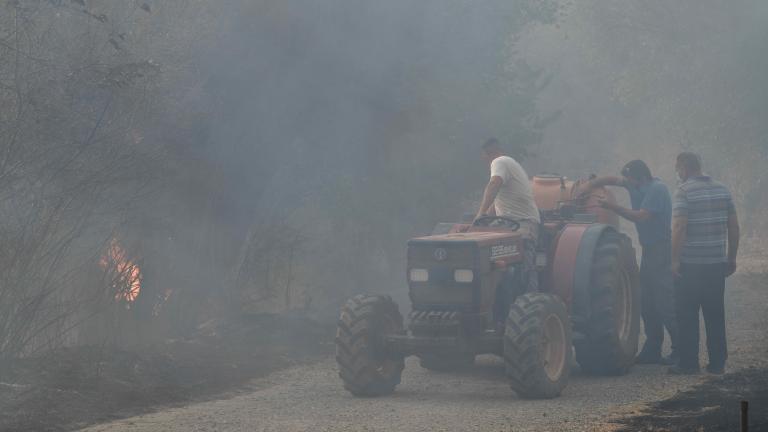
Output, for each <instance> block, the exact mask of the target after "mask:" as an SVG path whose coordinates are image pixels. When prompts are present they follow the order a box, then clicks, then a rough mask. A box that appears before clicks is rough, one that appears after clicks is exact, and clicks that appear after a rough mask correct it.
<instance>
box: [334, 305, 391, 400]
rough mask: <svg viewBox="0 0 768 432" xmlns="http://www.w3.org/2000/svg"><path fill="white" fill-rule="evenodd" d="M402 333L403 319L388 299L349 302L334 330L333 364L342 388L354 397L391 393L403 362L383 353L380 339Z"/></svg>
mask: <svg viewBox="0 0 768 432" xmlns="http://www.w3.org/2000/svg"><path fill="white" fill-rule="evenodd" d="M403 332H404V330H403V316H402V315H400V311H399V310H398V308H397V304H396V303H395V302H394V301H392V299H391V298H389V296H370V295H357V296H355V297H352V298H351V299H349V300H348V301H347V303H346V304H345V305H344V306H343V307H342V309H341V316H340V317H339V322H338V327H337V330H336V362H337V363H338V364H339V376H340V377H341V379H342V380H343V381H344V388H345V389H347V390H348V391H349V392H350V393H352V394H353V395H355V396H381V395H386V394H390V393H392V392H393V391H394V390H395V387H396V386H397V385H398V384H400V376H401V375H402V373H403V368H404V367H405V362H404V358H403V356H402V355H399V354H397V353H390V352H387V351H386V349H385V344H384V337H385V336H386V335H389V334H402V333H403Z"/></svg>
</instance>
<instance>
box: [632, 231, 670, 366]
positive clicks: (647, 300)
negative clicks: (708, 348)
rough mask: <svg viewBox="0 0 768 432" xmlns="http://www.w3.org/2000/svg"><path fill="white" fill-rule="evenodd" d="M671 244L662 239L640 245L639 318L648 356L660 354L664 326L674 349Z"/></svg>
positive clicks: (645, 352) (644, 347) (645, 351)
mask: <svg viewBox="0 0 768 432" xmlns="http://www.w3.org/2000/svg"><path fill="white" fill-rule="evenodd" d="M671 266H672V246H671V244H670V242H668V241H663V242H659V243H655V244H652V245H648V246H643V256H642V261H641V263H640V287H641V289H642V291H641V292H642V309H641V310H642V317H643V326H644V328H645V338H646V339H645V345H643V350H642V352H643V353H644V354H646V355H650V356H659V355H661V345H662V344H663V343H664V328H666V329H667V332H668V333H669V337H670V339H671V340H672V351H675V350H676V349H677V333H678V328H677V320H676V319H675V307H674V278H673V276H672V270H671Z"/></svg>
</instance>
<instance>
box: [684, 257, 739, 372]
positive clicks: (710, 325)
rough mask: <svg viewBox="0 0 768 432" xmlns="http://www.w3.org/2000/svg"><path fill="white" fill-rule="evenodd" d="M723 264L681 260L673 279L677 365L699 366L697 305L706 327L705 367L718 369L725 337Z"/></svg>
mask: <svg viewBox="0 0 768 432" xmlns="http://www.w3.org/2000/svg"><path fill="white" fill-rule="evenodd" d="M725 270H726V266H725V264H707V265H704V264H681V266H680V277H679V278H678V279H677V281H676V283H675V294H676V299H675V301H676V306H677V321H678V324H679V327H680V338H679V339H680V340H679V343H678V346H679V351H680V363H679V366H680V367H681V368H685V369H698V368H699V309H701V311H702V314H703V315H704V327H705V329H706V331H707V351H708V353H709V367H711V368H714V369H720V368H723V367H724V366H725V360H726V359H727V358H728V347H727V345H726V341H725V305H724V303H725V301H724V300H725Z"/></svg>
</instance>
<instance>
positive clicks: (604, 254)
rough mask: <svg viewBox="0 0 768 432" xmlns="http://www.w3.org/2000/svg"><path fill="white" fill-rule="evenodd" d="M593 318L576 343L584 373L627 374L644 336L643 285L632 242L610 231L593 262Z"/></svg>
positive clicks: (591, 291)
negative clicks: (641, 306)
mask: <svg viewBox="0 0 768 432" xmlns="http://www.w3.org/2000/svg"><path fill="white" fill-rule="evenodd" d="M589 294H590V306H591V308H590V310H591V313H590V317H589V319H588V320H587V322H585V323H584V328H583V329H579V330H581V331H582V332H583V333H584V336H585V337H584V338H583V339H581V340H577V341H576V342H575V344H574V347H575V349H576V361H577V362H578V363H579V365H580V366H581V369H582V371H584V372H586V373H589V374H595V375H623V374H625V373H627V371H629V368H630V367H631V366H632V364H633V362H634V358H635V354H636V353H637V343H638V337H639V333H640V286H639V282H638V277H637V263H636V260H635V251H634V248H633V247H632V241H631V240H630V239H629V237H627V236H625V235H623V234H620V233H617V232H615V231H606V232H605V233H604V234H603V235H602V237H601V238H600V240H599V241H598V244H597V247H596V249H595V254H594V259H593V262H592V276H591V284H590V293H589Z"/></svg>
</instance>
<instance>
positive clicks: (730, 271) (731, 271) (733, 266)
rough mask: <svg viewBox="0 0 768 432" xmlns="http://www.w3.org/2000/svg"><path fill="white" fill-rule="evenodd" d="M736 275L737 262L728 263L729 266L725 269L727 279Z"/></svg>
mask: <svg viewBox="0 0 768 432" xmlns="http://www.w3.org/2000/svg"><path fill="white" fill-rule="evenodd" d="M734 273H736V261H728V265H727V266H726V268H725V277H728V276H730V275H732V274H734Z"/></svg>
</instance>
